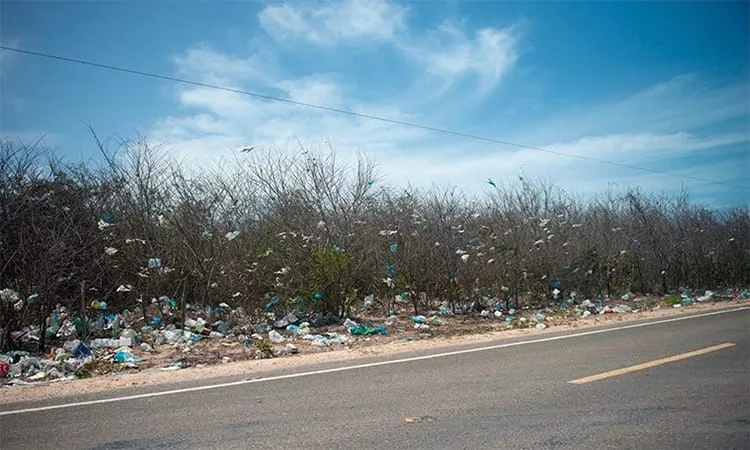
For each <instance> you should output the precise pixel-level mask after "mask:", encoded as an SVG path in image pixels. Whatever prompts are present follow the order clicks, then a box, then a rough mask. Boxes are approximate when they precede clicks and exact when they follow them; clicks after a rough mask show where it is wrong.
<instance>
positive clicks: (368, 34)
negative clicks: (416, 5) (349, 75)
mask: <svg viewBox="0 0 750 450" xmlns="http://www.w3.org/2000/svg"><path fill="white" fill-rule="evenodd" d="M406 13H407V9H406V8H405V7H403V6H400V5H397V4H394V3H391V2H388V1H385V0H338V1H334V2H329V3H321V2H318V1H310V2H294V3H280V4H271V5H269V6H267V7H265V8H264V9H263V10H262V11H261V12H260V13H259V14H258V21H259V22H260V25H261V27H263V29H264V30H266V32H267V33H268V34H269V35H271V36H272V37H273V38H275V39H277V40H280V41H290V40H291V41H294V40H300V39H301V40H305V41H308V42H312V43H314V44H318V45H325V46H329V45H335V44H337V43H340V42H342V41H350V40H363V39H375V40H379V41H388V40H391V39H393V38H394V37H395V35H396V33H398V32H399V31H400V30H401V29H402V28H403V27H404V20H405V18H406Z"/></svg>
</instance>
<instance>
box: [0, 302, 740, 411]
mask: <svg viewBox="0 0 750 450" xmlns="http://www.w3.org/2000/svg"><path fill="white" fill-rule="evenodd" d="M747 309H750V306H744V307H740V308H734V309H724V310H720V311H713V312H708V313H701V314H695V315H691V316H682V317H673V318H671V319H661V320H657V321H653V322H646V323H636V324H631V325H623V326H620V327H614V328H604V329H601V330H591V331H583V332H580V333H574V334H565V335H562V336H551V337H546V338H539V339H531V340H528V341H519V342H508V343H505V344H496V345H489V346H486V347H478V348H469V349H464V350H455V351H451V352H444V353H437V354H433V355H424V356H413V357H409V358H400V359H391V360H388V361H378V362H372V363H366V364H356V365H353V366H344V367H334V368H331V369H321V370H310V371H307V372H297V373H290V374H286V375H276V376H272V377H265V378H254V379H251V380H240V381H232V382H228V383H219V384H210V385H205V386H195V387H189V388H183V389H172V390H169V391H161V392H151V393H146V394H135V395H126V396H124V397H113V398H103V399H99V400H87V401H81V402H73V403H65V404H61V405H49V406H38V407H35V408H24V409H16V410H12V411H0V417H2V416H10V415H15V414H24V413H32V412H40V411H52V410H55V409H64V408H73V407H76V406H89V405H99V404H103V403H114V402H123V401H128V400H138V399H142V398H151V397H161V396H164V395H175V394H185V393H188V392H198V391H207V390H211V389H222V388H227V387H233V386H242V385H244V384H254V383H263V382H268V381H278V380H286V379H290V378H301V377H308V376H312V375H324V374H327V373H336V372H345V371H349V370H357V369H367V368H370V367H379V366H388V365H391V364H402V363H407V362H413V361H424V360H428V359H437V358H445V357H447V356H456V355H465V354H467V353H476V352H484V351H488V350H498V349H501V348H509V347H519V346H521V345H529V344H540V343H543V342H554V341H561V340H564V339H573V338H577V337H582V336H591V335H595V334H603V333H612V332H614V331H621V330H631V329H634V328H643V327H649V326H653V325H660V324H664V323H671V322H679V321H682V320H690V319H698V318H701V317H708V316H715V315H718V314H727V313H732V312H738V311H744V310H747Z"/></svg>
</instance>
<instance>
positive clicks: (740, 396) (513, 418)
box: [0, 309, 750, 449]
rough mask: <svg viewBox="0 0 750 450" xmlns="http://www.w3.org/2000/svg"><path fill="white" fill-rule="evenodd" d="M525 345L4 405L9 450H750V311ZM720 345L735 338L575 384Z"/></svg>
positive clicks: (4, 444)
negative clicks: (200, 385) (198, 385)
mask: <svg viewBox="0 0 750 450" xmlns="http://www.w3.org/2000/svg"><path fill="white" fill-rule="evenodd" d="M615 327H617V325H615ZM553 336H554V335H553ZM530 339H533V338H527V340H530ZM518 342H520V341H519V340H514V341H499V342H497V343H493V344H496V345H495V347H496V348H492V349H487V350H480V351H470V352H465V353H455V352H454V353H453V354H450V355H446V356H441V357H431V358H427V359H419V360H409V361H401V362H398V363H393V364H381V365H378V363H380V362H382V361H386V360H387V358H380V359H373V360H370V361H368V362H371V363H374V364H373V365H370V366H367V367H360V368H355V369H351V370H343V371H331V372H326V373H309V374H306V375H302V376H294V375H293V376H291V377H287V378H284V377H283V376H285V375H288V374H284V373H279V374H276V375H281V376H282V377H279V376H277V377H275V378H272V379H268V380H264V381H258V380H255V381H253V382H250V383H244V384H242V383H240V384H234V385H229V386H224V387H219V388H212V389H205V390H202V389H201V390H192V391H190V390H188V391H185V388H186V387H187V388H190V387H195V386H185V385H182V384H174V385H170V386H161V387H159V388H158V390H161V391H165V390H170V389H183V391H182V392H174V393H170V394H168V395H159V396H150V395H151V394H150V393H153V392H155V391H156V390H157V389H153V388H152V389H151V391H148V390H140V391H139V390H132V391H127V392H125V393H124V394H123V392H120V391H118V392H112V393H108V394H100V395H98V396H96V395H92V396H88V397H76V398H73V399H57V400H54V401H47V402H41V403H35V404H16V405H6V406H5V409H4V411H0V414H2V415H0V448H2V449H21V448H35V449H37V448H77V449H78V448H97V449H105V448H110V449H120V448H166V447H169V448H222V449H226V448H241V449H248V448H286V449H289V448H325V449H332V448H430V449H435V448H451V449H454V448H455V449H459V448H466V449H469V448H470V449H476V448H493V449H506V448H507V449H516V448H518V449H520V448H529V449H531V448H576V449H581V448H592V449H606V448H639V449H641V448H647V449H655V448H659V449H668V448H675V449H690V448H712V449H714V448H745V449H747V448H750V310H748V309H745V310H742V311H736V312H728V313H723V314H717V315H713V316H706V317H700V318H693V319H689V320H680V321H674V322H669V323H660V324H655V325H650V326H644V327H638V328H629V329H620V330H615V331H611V332H605V333H600V334H586V335H581V336H578V337H574V338H569V339H568V338H565V339H558V340H547V341H544V342H534V343H529V344H520V345H519V344H518ZM504 343H505V344H507V343H512V345H509V346H507V345H506V346H501V347H498V346H497V344H501V345H502V344H504ZM722 343H733V344H735V345H734V346H731V347H728V348H722V349H718V350H716V351H712V352H709V353H705V354H701V355H698V356H694V357H689V358H686V359H682V360H679V361H675V362H670V363H667V364H662V365H656V366H654V367H650V368H646V369H643V370H640V371H635V372H630V373H624V374H620V375H616V376H611V377H608V378H604V379H600V380H597V381H592V382H590V383H585V384H572V383H570V381H573V380H576V379H580V378H582V377H588V376H591V375H595V374H600V373H603V372H608V371H613V370H617V369H622V368H627V367H630V366H633V365H636V364H641V363H646V362H649V361H654V360H659V359H662V358H666V357H671V356H675V355H680V354H684V353H686V352H692V351H695V350H699V349H703V348H707V347H711V346H715V345H718V344H722ZM486 346H487V345H485V347H486ZM453 350H454V349H451V351H453ZM435 353H436V352H434V351H433V352H432V354H433V355H434V354H435ZM425 354H427V353H425ZM411 356H420V355H417V354H415V355H411ZM394 359H395V358H394ZM398 359H404V356H403V355H400V356H399V357H398ZM352 364H360V361H358V362H356V363H352ZM332 367H333V366H332ZM332 367H322V368H318V369H324V370H327V369H331V368H332ZM177 375H178V373H176V376H177ZM223 381H231V380H223ZM203 384H204V385H206V384H208V382H203ZM144 393H145V394H146V395H144V396H142V397H139V398H130V399H128V400H123V401H111V402H110V401H107V402H105V403H94V404H91V403H89V404H84V405H80V404H79V405H75V404H72V405H69V406H65V407H62V408H59V409H51V410H35V411H34V410H31V411H29V408H33V407H40V406H41V407H45V406H50V405H63V404H66V403H70V402H81V401H90V400H105V401H106V400H107V399H112V398H116V397H118V396H122V395H133V394H144ZM22 410H26V411H22ZM10 411H17V412H16V413H9V412H10ZM406 417H416V418H421V421H418V422H414V423H408V422H406V421H405V418H406Z"/></svg>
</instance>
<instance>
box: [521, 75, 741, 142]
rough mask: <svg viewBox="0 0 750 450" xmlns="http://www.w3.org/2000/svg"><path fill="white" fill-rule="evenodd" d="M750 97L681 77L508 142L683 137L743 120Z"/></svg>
mask: <svg viewBox="0 0 750 450" xmlns="http://www.w3.org/2000/svg"><path fill="white" fill-rule="evenodd" d="M748 97H750V83H749V82H747V81H742V82H734V83H725V84H719V83H716V82H709V81H706V80H702V79H700V78H699V77H697V76H696V75H690V74H688V75H680V76H676V77H673V78H672V79H670V80H666V81H664V82H661V83H657V84H655V85H654V86H650V87H648V88H645V89H642V90H640V91H638V92H634V93H631V94H630V95H626V96H624V97H623V98H621V99H619V100H616V101H610V102H608V103H600V104H597V105H593V106H591V105H589V106H586V107H578V108H574V109H570V110H567V111H564V112H562V113H560V114H558V115H557V116H556V117H554V118H552V119H550V120H547V121H545V122H544V123H541V124H540V123H536V124H533V125H531V126H529V127H527V128H524V129H522V130H519V131H518V132H517V133H515V134H514V135H513V136H509V139H525V140H526V142H530V143H533V144H535V145H549V144H551V143H554V142H559V141H560V140H565V141H568V140H574V139H579V138H582V137H585V136H590V135H603V134H616V133H645V132H649V133H671V132H680V131H687V130H689V129H692V128H696V127H705V126H710V125H714V124H718V123H721V122H723V121H726V120H731V119H736V118H740V117H743V116H744V117H747V116H748V115H749V114H750V103H748V101H747V99H748ZM529 138H531V139H529Z"/></svg>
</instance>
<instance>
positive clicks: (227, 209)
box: [0, 140, 750, 370]
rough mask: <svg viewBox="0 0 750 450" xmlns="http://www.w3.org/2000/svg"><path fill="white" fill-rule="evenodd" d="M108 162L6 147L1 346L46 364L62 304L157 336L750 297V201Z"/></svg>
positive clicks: (0, 212)
mask: <svg viewBox="0 0 750 450" xmlns="http://www.w3.org/2000/svg"><path fill="white" fill-rule="evenodd" d="M100 150H101V158H98V159H97V161H96V162H92V163H86V164H71V163H70V162H68V161H63V160H60V159H58V158H56V157H55V155H54V154H53V153H52V152H49V151H47V150H44V149H41V148H40V147H38V146H33V147H28V146H23V145H19V144H18V143H15V142H10V141H3V142H2V143H0V289H2V291H1V292H0V351H6V350H8V349H10V348H11V347H13V342H14V338H13V336H12V333H13V332H15V331H17V330H21V329H23V328H24V327H28V326H30V325H33V326H36V327H38V328H39V329H40V330H43V331H41V332H40V333H39V340H38V348H39V351H44V349H45V348H47V347H48V346H49V345H50V340H51V339H54V337H55V336H57V335H59V334H60V333H59V332H60V330H59V324H58V323H55V320H54V313H55V311H56V310H59V308H60V307H63V308H65V310H66V311H67V314H68V316H69V317H73V318H75V321H74V322H73V323H75V327H76V329H75V330H74V332H75V334H76V335H77V336H78V337H79V338H80V339H86V338H88V337H89V334H90V331H89V328H90V322H91V320H90V319H92V318H95V317H97V315H98V314H99V313H100V312H101V311H123V310H128V311H131V312H133V313H134V314H137V315H139V316H143V320H144V324H146V323H151V322H153V317H154V316H157V315H159V314H160V311H161V309H162V308H163V307H164V304H163V302H162V300H161V299H164V298H166V299H167V304H168V306H167V309H168V310H169V311H170V319H169V320H171V321H172V322H173V323H176V324H177V325H178V326H179V327H181V326H183V325H184V321H185V318H186V314H187V313H188V311H203V310H205V309H206V308H209V309H211V308H216V307H218V306H219V305H220V304H222V303H226V304H228V305H231V307H232V308H242V310H243V311H244V312H245V313H246V314H247V315H249V316H251V317H262V316H263V315H265V314H266V313H268V312H269V311H275V312H277V315H278V316H279V317H280V316H282V315H284V314H288V313H291V312H294V313H295V314H297V315H298V316H300V317H303V316H304V317H317V318H318V319H319V320H324V319H325V318H326V317H329V318H344V317H348V316H351V315H355V314H357V312H358V311H360V310H362V309H363V308H364V305H365V304H367V306H368V307H370V308H382V309H383V310H384V311H389V310H391V309H393V308H395V306H396V305H395V304H396V303H397V300H398V304H399V305H400V307H401V308H404V305H408V306H407V308H408V309H409V311H410V314H414V315H419V314H429V312H430V311H435V310H438V309H441V310H443V311H449V312H450V313H452V314H456V313H469V312H477V313H479V312H480V311H483V310H488V309H493V308H496V309H505V310H508V309H511V308H519V309H520V308H524V307H526V306H529V307H541V308H544V307H553V308H554V307H556V306H564V305H566V304H568V303H575V302H580V301H582V300H583V299H600V298H605V297H608V296H617V297H620V296H621V295H622V294H624V293H626V292H632V293H635V294H644V295H645V294H655V295H669V294H674V297H669V298H668V299H667V301H671V300H669V299H673V300H674V301H675V302H678V301H679V299H680V295H679V293H680V292H681V291H680V290H684V289H686V288H687V289H691V290H693V291H694V292H700V291H701V290H706V289H714V290H721V289H726V288H733V287H744V286H748V285H750V210H749V209H748V207H747V206H741V207H736V208H733V209H727V210H721V211H717V210H712V209H710V208H707V207H705V206H702V205H698V204H695V203H692V202H691V201H690V199H689V196H688V195H687V194H686V193H684V192H683V193H672V194H659V195H657V194H652V193H647V192H643V191H640V190H637V189H635V190H626V191H622V192H617V191H608V192H603V193H601V194H600V195H598V196H595V197H592V198H585V199H584V198H579V197H576V196H575V195H574V194H571V193H567V192H564V191H563V190H561V189H559V188H557V187H555V186H554V185H553V184H551V183H548V182H546V181H544V180H530V179H525V178H524V179H515V180H505V181H503V180H495V181H496V183H492V184H489V183H488V184H487V189H486V194H485V195H484V196H482V197H476V198H475V197H470V196H467V195H465V194H463V193H462V192H461V191H460V190H459V189H439V188H433V189H427V190H422V189H417V188H407V189H400V188H398V189H397V188H394V187H391V186H388V185H385V184H384V183H383V181H382V177H381V176H380V174H379V172H378V170H377V167H376V165H375V164H374V163H373V162H371V161H369V160H368V159H367V158H365V157H360V158H359V159H358V160H357V162H356V164H354V165H346V164H342V163H340V162H339V161H337V159H336V155H335V153H334V152H333V151H323V152H312V151H308V150H306V149H304V148H300V149H299V151H298V152H297V153H296V154H292V155H290V154H288V153H284V154H282V153H274V152H271V151H269V152H264V151H262V150H260V149H255V150H252V151H250V152H248V153H239V154H238V155H237V158H236V159H235V160H233V161H228V162H226V163H225V164H224V165H222V166H221V168H220V169H216V170H208V169H200V168H196V167H192V166H187V165H183V164H179V163H178V162H177V161H175V160H174V159H173V158H171V157H170V155H169V153H168V152H166V151H164V150H162V149H158V148H152V147H149V146H148V145H147V144H146V143H145V142H144V141H142V140H135V141H132V142H124V143H122V144H121V145H119V146H118V147H117V148H116V149H114V150H110V149H109V148H107V147H106V146H105V145H104V144H100ZM367 296H372V297H369V298H368V299H367V300H365V297H367ZM152 299H153V300H152ZM557 309H559V308H557ZM386 315H387V314H386ZM165 320H166V319H165ZM331 320H333V319H331ZM153 325H154V326H159V324H153ZM161 325H163V323H162V324H161ZM477 332H480V331H477ZM261 350H263V351H270V350H268V349H261ZM87 370H88V369H87Z"/></svg>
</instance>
